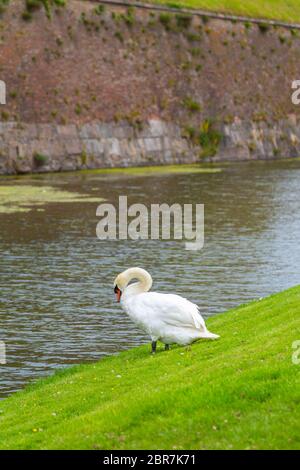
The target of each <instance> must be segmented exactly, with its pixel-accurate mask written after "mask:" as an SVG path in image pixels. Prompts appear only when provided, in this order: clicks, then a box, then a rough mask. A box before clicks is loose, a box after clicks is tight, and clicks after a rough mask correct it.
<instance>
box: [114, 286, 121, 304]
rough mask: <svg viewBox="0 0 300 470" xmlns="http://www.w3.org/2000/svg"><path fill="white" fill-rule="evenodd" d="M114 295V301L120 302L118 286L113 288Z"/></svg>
mask: <svg viewBox="0 0 300 470" xmlns="http://www.w3.org/2000/svg"><path fill="white" fill-rule="evenodd" d="M114 293H115V294H116V299H117V302H118V303H119V302H120V300H121V295H122V291H121V290H120V289H119V288H118V286H115V288H114Z"/></svg>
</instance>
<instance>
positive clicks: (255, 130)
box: [0, 0, 300, 173]
mask: <svg viewBox="0 0 300 470" xmlns="http://www.w3.org/2000/svg"><path fill="white" fill-rule="evenodd" d="M22 4H23V2H18V1H16V0H12V1H11V5H10V7H9V8H8V9H7V11H6V12H5V13H4V15H3V16H2V18H1V20H0V29H1V41H0V79H1V80H4V81H5V82H6V84H7V104H6V105H5V106H3V105H1V106H0V172H1V173H15V172H29V171H49V170H51V171H52V170H57V171H59V170H70V169H77V168H96V167H104V166H130V165H145V164H154V163H155V164H166V163H177V162H180V163H181V162H187V163H188V162H195V161H202V160H220V159H233V160H234V159H256V158H283V157H291V156H296V155H298V151H299V126H300V124H299V125H298V122H299V116H300V114H299V108H298V107H297V106H295V105H293V104H292V102H291V92H292V90H291V82H292V80H295V79H297V78H299V77H300V39H299V37H300V35H299V32H298V31H297V30H294V29H290V28H284V27H279V26H276V25H275V26H271V25H253V24H252V25H251V24H248V23H247V22H238V21H226V20H220V19H210V20H209V21H208V20H207V18H206V17H201V16H190V17H187V16H186V15H183V14H181V13H180V12H178V13H176V14H175V13H174V14H169V13H160V12H157V11H153V12H152V11H150V10H148V11H144V10H140V9H138V8H135V9H133V10H128V9H127V7H123V8H122V7H113V6H106V7H105V11H99V10H98V11H96V10H95V8H96V7H97V5H96V4H95V3H94V2H88V1H80V0H69V3H68V7H66V8H62V9H57V10H53V13H52V18H51V20H49V19H48V18H47V17H46V15H45V13H44V12H43V11H42V10H40V11H37V12H35V13H34V15H33V18H32V20H31V21H24V20H23V19H22V17H21V16H22V11H23V6H22ZM208 123H209V126H211V128H212V129H213V131H214V132H217V133H218V135H219V138H218V139H217V140H216V141H214V142H213V143H212V145H209V146H208V147H209V148H203V146H204V144H203V141H205V135H204V134H205V132H207V124H208ZM201 136H202V138H201ZM210 138H211V136H209V135H208V139H210Z"/></svg>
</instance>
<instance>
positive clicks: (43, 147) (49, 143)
mask: <svg viewBox="0 0 300 470" xmlns="http://www.w3.org/2000/svg"><path fill="white" fill-rule="evenodd" d="M221 132H222V135H223V137H222V139H221V142H220V145H219V148H218V151H217V153H216V155H215V156H213V157H207V158H205V159H203V158H202V161H219V160H251V159H274V158H279V157H280V158H282V157H285V158H291V157H295V156H297V155H299V154H300V123H299V124H298V123H297V119H296V117H295V116H294V115H291V116H289V118H288V119H286V120H281V121H280V122H278V123H277V124H274V125H271V126H270V125H267V124H266V123H264V122H259V123H248V122H242V121H240V120H238V119H237V120H235V121H234V122H233V123H231V124H225V125H223V127H222V129H221ZM0 141H1V152H2V153H1V155H0V174H1V173H2V174H14V173H29V172H46V171H69V170H78V169H87V168H102V167H126V166H141V165H157V164H158V165H162V164H174V163H196V162H199V161H201V159H200V158H199V155H201V151H202V149H201V147H200V146H195V145H193V144H192V143H191V142H189V141H188V140H187V139H186V138H185V137H183V135H182V130H181V129H180V127H179V126H177V125H176V124H172V123H168V122H163V121H161V120H158V119H151V120H149V121H148V122H147V123H145V124H144V126H143V128H142V129H136V128H134V127H133V126H131V125H129V124H128V123H127V122H121V123H114V122H113V123H102V122H100V121H93V122H91V123H86V124H83V125H76V124H68V125H61V124H22V125H20V123H17V122H10V123H1V124H0Z"/></svg>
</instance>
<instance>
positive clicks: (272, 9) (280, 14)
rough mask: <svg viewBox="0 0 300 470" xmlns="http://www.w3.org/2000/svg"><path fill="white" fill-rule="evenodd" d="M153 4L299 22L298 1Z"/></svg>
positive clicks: (206, 0)
mask: <svg viewBox="0 0 300 470" xmlns="http://www.w3.org/2000/svg"><path fill="white" fill-rule="evenodd" d="M151 1H152V2H153V3H159V4H165V5H168V6H179V7H185V8H199V9H204V10H210V11H214V12H218V13H230V14H234V15H242V16H249V17H255V18H268V19H276V20H280V21H287V22H300V2H299V0H289V1H287V0H151Z"/></svg>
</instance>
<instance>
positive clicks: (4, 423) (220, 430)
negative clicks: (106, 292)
mask: <svg viewBox="0 0 300 470" xmlns="http://www.w3.org/2000/svg"><path fill="white" fill-rule="evenodd" d="M116 308H117V307H116ZM299 309H300V286H299V287H295V288H292V289H290V290H287V291H285V292H283V293H280V294H277V295H274V296H271V297H269V298H267V299H264V300H261V301H255V302H252V303H251V304H249V305H246V306H241V307H239V308H237V309H235V310H232V311H230V312H228V313H226V314H223V315H219V316H217V317H214V318H212V319H210V320H209V321H208V322H207V323H208V325H209V327H210V329H211V330H212V331H213V332H215V333H219V334H220V335H221V339H220V340H218V341H214V342H204V341H203V342H199V343H197V344H194V345H193V346H192V348H191V351H187V350H186V349H185V348H179V347H177V348H175V347H173V348H172V350H170V351H167V352H164V351H163V350H162V349H161V350H159V352H158V353H157V354H156V356H151V355H150V354H149V346H142V347H140V348H137V349H132V350H130V351H127V352H124V353H121V354H119V355H117V356H114V357H108V358H106V359H104V360H102V361H100V362H98V363H96V364H90V365H84V366H78V367H75V368H72V369H69V370H65V371H62V372H60V373H58V374H56V375H55V376H53V377H50V378H49V379H46V380H44V381H41V382H39V383H37V384H35V385H33V386H31V387H30V388H27V389H26V390H24V391H22V392H20V393H17V394H15V395H13V396H12V397H10V398H8V399H6V400H4V401H2V402H0V447H1V448H2V449H110V448H112V449H143V448H146V449H211V448H217V449H221V448H225V449H230V448H250V449H252V448H260V449H261V448H266V449H275V448H281V449H286V448H293V449H296V448H299V447H300V411H299V403H300V393H299V390H300V380H299V378H300V365H295V364H293V362H292V353H293V349H292V343H293V342H294V341H295V340H300V316H299ZM120 315H121V313H120Z"/></svg>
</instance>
